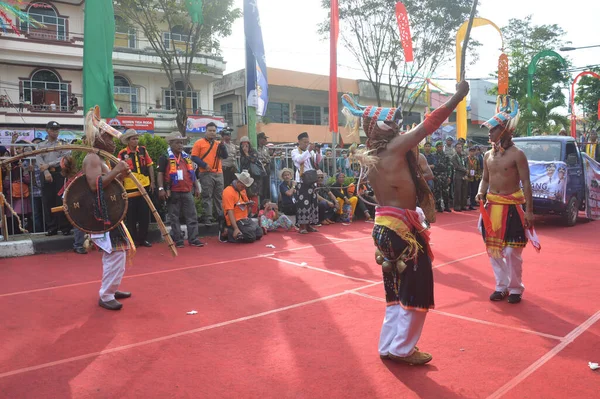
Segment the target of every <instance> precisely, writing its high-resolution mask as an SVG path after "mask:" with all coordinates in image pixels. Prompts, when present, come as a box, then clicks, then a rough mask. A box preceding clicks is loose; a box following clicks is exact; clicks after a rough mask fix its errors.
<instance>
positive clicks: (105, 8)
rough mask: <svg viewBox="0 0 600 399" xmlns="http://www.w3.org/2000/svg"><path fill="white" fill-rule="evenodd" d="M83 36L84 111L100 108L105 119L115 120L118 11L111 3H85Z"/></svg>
mask: <svg viewBox="0 0 600 399" xmlns="http://www.w3.org/2000/svg"><path fill="white" fill-rule="evenodd" d="M84 14H85V15H84V25H83V34H84V36H85V40H84V42H83V110H84V112H85V111H87V110H89V109H90V108H92V107H94V106H95V105H98V106H100V112H101V113H102V117H103V118H114V117H115V116H116V115H117V106H116V105H115V100H114V72H113V64H112V53H113V46H114V42H115V11H114V8H113V2H112V1H88V2H86V3H85V10H84Z"/></svg>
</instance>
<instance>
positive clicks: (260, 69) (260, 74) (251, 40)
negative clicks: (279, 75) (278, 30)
mask: <svg viewBox="0 0 600 399" xmlns="http://www.w3.org/2000/svg"><path fill="white" fill-rule="evenodd" d="M256 2H257V0H244V34H245V35H246V82H247V88H246V89H247V92H246V98H247V101H248V105H249V106H251V107H256V114H257V115H259V116H264V115H265V113H266V111H267V104H268V102H269V95H268V82H267V63H266V59H265V46H264V44H263V38H262V29H261V27H260V17H259V15H258V7H257V5H256Z"/></svg>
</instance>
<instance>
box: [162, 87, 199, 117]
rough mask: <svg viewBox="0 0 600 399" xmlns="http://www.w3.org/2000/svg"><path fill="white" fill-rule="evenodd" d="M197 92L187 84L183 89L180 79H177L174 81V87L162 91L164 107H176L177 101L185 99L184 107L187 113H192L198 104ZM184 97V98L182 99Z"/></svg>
mask: <svg viewBox="0 0 600 399" xmlns="http://www.w3.org/2000/svg"><path fill="white" fill-rule="evenodd" d="M199 98H200V96H199V92H197V91H194V89H193V88H192V86H191V85H188V88H187V90H185V89H184V84H183V82H182V81H180V80H178V81H177V82H175V88H174V89H173V88H171V89H170V90H165V91H164V103H165V108H166V109H168V110H170V109H176V108H177V101H178V100H179V101H185V108H186V109H187V112H188V114H193V113H194V112H195V111H196V110H197V109H198V107H199V106H200V101H199ZM184 99H185V100H184Z"/></svg>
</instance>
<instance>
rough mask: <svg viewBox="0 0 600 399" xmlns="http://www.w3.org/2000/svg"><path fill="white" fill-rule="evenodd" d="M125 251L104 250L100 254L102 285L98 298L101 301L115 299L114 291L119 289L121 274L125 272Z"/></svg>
mask: <svg viewBox="0 0 600 399" xmlns="http://www.w3.org/2000/svg"><path fill="white" fill-rule="evenodd" d="M126 257H127V255H126V252H125V251H112V252H111V253H110V254H109V253H108V252H104V255H102V286H101V287H100V299H101V300H102V301H103V302H108V301H112V300H113V299H115V292H117V290H118V289H119V284H121V279H122V278H123V274H125V261H126Z"/></svg>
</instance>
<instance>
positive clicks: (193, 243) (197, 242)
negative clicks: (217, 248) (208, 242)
mask: <svg viewBox="0 0 600 399" xmlns="http://www.w3.org/2000/svg"><path fill="white" fill-rule="evenodd" d="M190 245H191V246H192V247H203V246H204V243H203V242H202V241H200V240H198V239H196V240H194V241H190Z"/></svg>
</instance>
